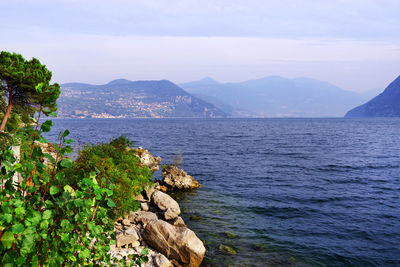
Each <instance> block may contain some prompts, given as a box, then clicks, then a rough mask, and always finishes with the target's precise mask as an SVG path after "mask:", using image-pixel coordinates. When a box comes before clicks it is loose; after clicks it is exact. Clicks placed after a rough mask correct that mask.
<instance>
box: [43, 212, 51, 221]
mask: <svg viewBox="0 0 400 267" xmlns="http://www.w3.org/2000/svg"><path fill="white" fill-rule="evenodd" d="M50 218H51V210H45V211H44V212H43V220H48V219H50Z"/></svg>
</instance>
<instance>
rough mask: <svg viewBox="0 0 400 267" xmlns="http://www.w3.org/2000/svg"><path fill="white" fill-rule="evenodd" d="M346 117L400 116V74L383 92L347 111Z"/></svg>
mask: <svg viewBox="0 0 400 267" xmlns="http://www.w3.org/2000/svg"><path fill="white" fill-rule="evenodd" d="M346 117H400V76H399V77H397V79H396V80H394V81H393V82H392V83H390V84H389V86H388V87H386V89H385V90H384V91H383V92H382V93H381V94H379V95H378V96H376V97H374V98H373V99H371V100H370V101H368V102H367V103H365V104H364V105H361V106H358V107H356V108H354V109H352V110H350V111H349V112H347V114H346Z"/></svg>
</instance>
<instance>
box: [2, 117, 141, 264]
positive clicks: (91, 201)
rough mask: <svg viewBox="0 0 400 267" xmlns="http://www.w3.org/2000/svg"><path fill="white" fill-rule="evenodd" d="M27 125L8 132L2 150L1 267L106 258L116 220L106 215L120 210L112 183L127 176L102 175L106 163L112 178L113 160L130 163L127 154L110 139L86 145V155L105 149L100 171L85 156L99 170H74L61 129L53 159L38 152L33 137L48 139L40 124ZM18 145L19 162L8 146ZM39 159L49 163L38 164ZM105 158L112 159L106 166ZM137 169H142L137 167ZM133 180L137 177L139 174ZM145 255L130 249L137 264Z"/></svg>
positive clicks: (45, 126)
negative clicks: (17, 180)
mask: <svg viewBox="0 0 400 267" xmlns="http://www.w3.org/2000/svg"><path fill="white" fill-rule="evenodd" d="M37 126H39V123H37ZM50 126H51V122H50V121H46V122H45V123H43V124H42V125H41V130H42V131H49V130H50ZM28 128H31V129H22V130H20V131H18V132H17V133H16V134H15V135H13V136H8V137H7V138H6V140H7V142H4V143H2V147H1V148H2V149H1V150H0V178H1V182H2V183H1V193H0V205H1V207H0V209H1V214H0V238H1V239H0V240H1V244H0V262H1V264H0V265H1V266H67V265H68V266H83V265H89V266H102V265H110V264H112V262H111V260H112V259H110V255H109V253H108V251H109V250H110V245H111V244H112V243H114V242H115V241H114V232H113V230H114V229H113V228H114V221H113V218H111V217H110V216H109V214H110V211H112V214H115V212H114V209H117V210H120V208H117V205H116V203H115V202H114V201H113V198H114V197H115V195H114V191H116V192H118V193H119V194H120V192H121V184H118V183H119V182H121V181H124V182H126V183H128V184H130V185H131V183H129V181H125V180H126V179H127V178H128V177H131V176H130V175H127V176H123V177H124V178H123V179H117V178H115V179H109V180H106V179H105V178H106V176H105V173H109V172H108V171H109V168H110V167H111V169H110V173H112V175H111V176H110V177H115V176H113V175H116V174H117V173H118V174H120V173H121V172H122V168H121V169H118V168H117V167H116V166H123V165H124V164H127V165H126V167H127V168H128V166H130V165H129V164H128V162H127V161H128V158H129V157H132V155H131V152H129V153H128V152H126V153H123V152H122V153H118V152H117V151H121V150H120V149H122V148H121V147H119V148H118V149H117V148H115V147H113V146H112V145H105V146H101V145H99V146H97V148H96V147H89V148H87V149H86V150H85V153H88V154H87V156H88V157H87V159H93V158H96V157H97V155H96V156H95V153H94V152H93V151H96V153H99V149H100V148H101V147H107V148H108V150H107V151H105V154H102V155H108V156H109V158H108V159H107V160H105V161H104V162H105V164H104V166H105V168H104V169H103V173H102V172H101V171H100V170H101V167H102V166H103V164H102V163H101V160H100V159H97V158H96V159H93V161H90V162H93V163H96V164H97V163H98V164H99V165H98V167H100V169H99V171H98V175H97V176H96V173H95V172H93V171H88V172H86V171H85V170H86V169H85V170H83V169H82V170H81V171H79V173H78V174H75V171H76V170H78V169H79V168H77V167H76V166H75V163H74V162H73V161H72V160H71V159H69V158H67V157H66V155H67V154H68V153H69V152H71V151H72V149H71V147H70V146H69V144H70V143H71V142H72V140H70V139H66V138H67V136H68V134H69V132H68V131H65V132H63V133H62V134H60V135H59V142H58V143H55V144H53V146H54V147H55V151H56V155H55V157H53V156H52V155H50V154H48V153H44V152H43V151H42V149H41V146H38V145H37V142H34V141H35V140H38V141H40V142H42V143H45V144H46V143H47V140H45V139H44V138H43V137H42V136H41V135H40V131H39V130H38V127H36V130H33V131H32V127H28ZM32 133H33V134H32ZM17 145H21V159H20V161H18V162H17V160H16V158H15V156H14V155H13V150H12V147H13V146H17ZM113 149H114V150H113ZM90 151H92V152H93V153H92V152H90ZM89 152H90V153H89ZM85 153H83V155H86V154H85ZM113 153H114V154H113ZM110 154H111V155H112V156H114V157H111V155H110ZM91 155H92V156H93V157H91ZM45 158H46V159H47V160H48V163H47V164H44V163H43V161H44V159H45ZM81 160H82V157H81ZM110 162H112V163H113V164H111V165H110V164H109V163H110ZM80 163H83V161H81V162H80ZM88 163H89V162H88ZM78 166H79V165H78ZM106 170H107V172H106ZM134 172H135V171H134ZM137 172H139V173H140V171H139V170H137ZM128 173H129V172H128ZM14 175H20V176H21V180H22V181H21V182H20V183H16V182H14V180H13V177H14ZM66 181H72V183H70V184H68V183H65V182H66ZM146 181H147V180H146ZM114 182H116V183H114ZM136 182H137V183H139V180H137V181H136ZM117 199H119V198H117ZM146 258H147V257H146V255H135V256H133V259H132V262H136V263H139V264H140V263H142V262H144V261H145V260H146ZM124 265H127V264H126V263H124Z"/></svg>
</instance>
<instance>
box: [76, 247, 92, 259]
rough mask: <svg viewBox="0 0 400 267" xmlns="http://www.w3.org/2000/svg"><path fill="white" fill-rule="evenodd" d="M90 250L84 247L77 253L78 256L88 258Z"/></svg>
mask: <svg viewBox="0 0 400 267" xmlns="http://www.w3.org/2000/svg"><path fill="white" fill-rule="evenodd" d="M89 256H90V251H89V250H88V249H84V250H82V251H81V252H80V253H79V258H81V259H82V258H89Z"/></svg>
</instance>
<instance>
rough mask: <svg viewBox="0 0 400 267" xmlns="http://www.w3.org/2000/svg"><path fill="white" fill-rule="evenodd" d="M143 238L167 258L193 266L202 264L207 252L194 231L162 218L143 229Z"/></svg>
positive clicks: (196, 266)
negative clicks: (174, 224)
mask: <svg viewBox="0 0 400 267" xmlns="http://www.w3.org/2000/svg"><path fill="white" fill-rule="evenodd" d="M143 239H144V240H145V241H146V243H147V244H149V245H150V246H151V247H152V248H154V249H156V250H158V251H159V252H161V253H162V254H164V255H165V256H166V257H167V258H169V259H175V260H177V261H179V262H182V263H184V264H188V265H189V266H191V267H198V266H200V264H201V262H202V261H203V258H204V254H205V253H206V249H205V247H204V244H203V242H202V241H201V240H200V239H199V238H198V237H197V236H196V234H195V233H194V232H193V231H191V230H190V229H188V228H186V227H176V226H173V225H171V224H169V223H167V222H165V221H162V220H153V221H150V222H149V223H148V224H147V225H146V227H145V229H144V231H143Z"/></svg>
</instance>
